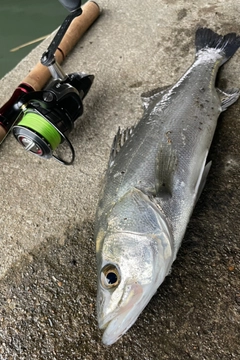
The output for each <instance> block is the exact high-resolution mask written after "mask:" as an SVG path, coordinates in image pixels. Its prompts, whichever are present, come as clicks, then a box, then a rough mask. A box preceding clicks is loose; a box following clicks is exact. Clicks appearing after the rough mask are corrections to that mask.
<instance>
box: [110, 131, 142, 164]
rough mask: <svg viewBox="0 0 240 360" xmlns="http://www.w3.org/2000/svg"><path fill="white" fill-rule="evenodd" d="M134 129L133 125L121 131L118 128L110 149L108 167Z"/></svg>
mask: <svg viewBox="0 0 240 360" xmlns="http://www.w3.org/2000/svg"><path fill="white" fill-rule="evenodd" d="M134 128H135V125H134V126H132V127H130V128H127V129H125V130H123V129H121V128H120V127H119V128H118V132H117V134H116V135H115V137H114V139H113V143H112V147H111V152H110V157H109V162H108V166H109V167H111V166H112V165H113V163H114V160H115V158H116V156H117V154H118V153H119V151H120V149H121V148H122V146H123V144H124V143H125V142H126V141H127V140H128V139H129V138H130V137H131V135H132V132H133V129H134Z"/></svg>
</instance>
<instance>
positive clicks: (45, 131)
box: [12, 0, 94, 165]
mask: <svg viewBox="0 0 240 360" xmlns="http://www.w3.org/2000/svg"><path fill="white" fill-rule="evenodd" d="M59 1H60V2H61V3H62V4H63V5H64V6H65V7H66V8H67V9H68V10H70V11H71V13H70V15H68V16H67V18H66V19H65V21H64V22H63V24H62V25H61V27H60V29H59V30H58V32H57V34H56V35H55V37H54V39H53V40H52V42H51V44H50V45H49V47H48V49H47V51H46V52H44V53H43V55H42V58H41V63H42V64H43V65H44V66H47V67H48V69H49V71H50V73H51V75H52V78H53V80H52V81H51V82H50V83H49V85H48V86H47V87H46V88H44V89H43V90H42V91H32V92H29V93H27V94H25V95H24V96H23V97H22V98H21V104H18V106H20V108H21V113H20V116H19V118H18V120H17V125H15V126H13V128H12V132H13V135H14V136H15V138H16V139H17V141H18V142H19V143H20V144H21V145H22V146H23V147H24V148H25V150H27V151H30V152H31V153H33V154H35V155H37V156H39V157H42V158H45V159H49V158H51V157H54V158H55V159H57V160H58V161H60V162H61V163H63V164H65V165H70V164H72V163H73V161H74V158H75V151H74V148H73V146H72V144H71V142H70V140H69V139H68V134H69V132H70V131H71V130H72V129H73V127H74V122H75V120H76V119H78V118H79V117H80V116H81V115H82V113H83V103H82V100H83V99H84V97H85V96H86V95H87V93H88V91H89V89H90V87H91V85H92V82H93V79H94V76H93V75H86V74H84V73H72V74H68V75H67V74H65V73H64V72H63V70H62V68H61V67H60V65H59V64H58V63H57V62H56V60H55V57H54V53H55V51H56V50H57V48H58V45H59V44H60V42H61V40H62V38H63V36H64V34H65V32H66V31H67V29H68V27H69V25H70V23H71V21H72V20H73V19H74V18H75V17H76V16H79V15H81V13H82V9H81V7H80V6H81V1H78V0H71V1H70V0H67V1H65V0H59ZM64 141H65V142H66V143H67V145H68V147H69V148H70V151H71V158H70V160H64V159H63V158H62V157H59V156H57V155H56V154H54V152H55V150H56V149H57V147H58V146H59V145H60V144H62V143H63V142H64Z"/></svg>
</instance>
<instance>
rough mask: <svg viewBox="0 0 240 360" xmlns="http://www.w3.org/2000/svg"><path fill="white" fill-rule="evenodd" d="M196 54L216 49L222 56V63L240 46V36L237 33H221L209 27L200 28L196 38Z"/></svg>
mask: <svg viewBox="0 0 240 360" xmlns="http://www.w3.org/2000/svg"><path fill="white" fill-rule="evenodd" d="M195 45H196V55H199V53H200V52H203V51H209V50H210V49H213V50H216V53H218V54H219V55H221V56H222V61H221V64H220V65H222V64H224V63H225V62H226V61H227V60H228V59H230V58H231V57H232V56H233V54H234V53H235V52H236V51H237V49H238V48H239V47H240V36H237V34H236V33H229V34H226V35H224V36H222V35H219V34H217V33H215V32H214V31H212V30H211V29H208V28H199V29H198V30H197V31H196V38H195Z"/></svg>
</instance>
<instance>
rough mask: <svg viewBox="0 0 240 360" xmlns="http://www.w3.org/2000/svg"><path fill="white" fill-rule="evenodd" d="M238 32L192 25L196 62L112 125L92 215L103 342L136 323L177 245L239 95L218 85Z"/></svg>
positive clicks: (111, 340)
mask: <svg viewBox="0 0 240 360" xmlns="http://www.w3.org/2000/svg"><path fill="white" fill-rule="evenodd" d="M239 46H240V36H238V35H237V34H235V33H229V34H226V35H224V36H222V35H219V34H217V33H215V32H214V31H213V30H211V29H209V28H198V29H197V30H196V35H195V47H196V55H195V59H194V62H193V63H192V65H191V66H190V67H189V69H188V70H187V71H186V72H185V73H184V75H183V76H182V77H181V78H180V80H178V81H177V83H176V84H174V85H172V86H170V87H167V88H164V89H158V90H157V91H153V93H152V94H150V95H149V96H145V97H144V98H143V107H144V111H143V116H142V118H141V119H140V121H139V122H138V123H137V124H136V125H134V126H131V127H129V128H127V129H125V130H122V129H120V128H119V129H118V131H117V134H116V136H115V138H114V141H113V144H112V148H111V152H110V158H109V162H108V166H107V169H106V172H105V176H104V178H103V179H104V180H103V185H102V189H101V191H100V195H99V201H98V205H97V210H96V217H95V235H94V236H95V244H96V257H97V276H98V289H97V304H96V306H97V319H98V325H99V328H100V329H102V330H103V336H102V342H103V344H105V345H112V344H113V343H115V342H116V341H117V340H118V339H119V338H120V337H121V336H122V335H123V334H125V333H126V331H127V330H128V329H129V328H130V327H131V326H132V325H133V324H134V323H135V321H136V320H137V318H138V317H139V315H140V314H141V312H142V311H143V309H144V308H145V307H146V306H147V304H148V303H149V301H150V300H151V298H152V296H153V295H154V294H155V293H156V291H157V289H158V287H159V286H160V285H161V284H162V282H163V281H164V279H165V277H166V276H167V275H169V273H170V271H171V268H172V264H173V262H174V261H175V259H176V256H177V252H178V250H179V248H180V246H181V243H182V240H183V237H184V234H185V231H186V227H187V225H188V222H189V220H190V217H191V215H192V212H193V209H194V207H195V204H196V202H197V200H198V198H199V196H200V194H201V192H202V190H203V188H204V185H205V183H206V178H207V175H208V173H209V170H210V167H211V162H208V153H209V149H210V146H211V143H212V139H213V136H214V132H215V129H216V126H217V120H218V117H219V115H220V114H221V113H222V112H223V111H225V110H226V109H227V108H228V107H229V106H230V105H232V104H233V103H234V102H235V101H237V99H238V97H239V90H238V89H231V90H229V91H222V90H220V89H218V88H217V87H216V84H215V83H216V76H217V73H218V70H219V68H220V67H221V66H222V65H223V64H224V63H225V62H226V61H227V60H228V59H230V58H231V57H232V56H233V55H234V53H235V52H236V51H237V50H238V48H239Z"/></svg>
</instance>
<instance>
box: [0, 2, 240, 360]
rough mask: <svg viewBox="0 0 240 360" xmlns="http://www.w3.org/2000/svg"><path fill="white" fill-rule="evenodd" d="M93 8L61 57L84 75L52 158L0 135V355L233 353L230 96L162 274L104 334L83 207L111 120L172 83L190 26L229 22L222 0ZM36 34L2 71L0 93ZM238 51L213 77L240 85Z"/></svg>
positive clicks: (229, 7) (239, 171) (189, 50)
mask: <svg viewBox="0 0 240 360" xmlns="http://www.w3.org/2000/svg"><path fill="white" fill-rule="evenodd" d="M99 4H100V5H101V6H102V8H103V13H102V15H101V17H100V18H99V20H98V21H97V22H96V23H95V24H94V26H93V27H92V28H91V30H90V31H89V32H88V33H87V34H86V35H85V36H84V38H83V39H82V40H81V42H80V43H79V44H78V46H77V47H76V48H75V50H74V51H73V52H72V54H71V55H70V56H69V58H68V60H67V61H66V62H65V64H64V69H65V71H67V72H73V71H85V72H89V73H94V74H95V76H96V79H95V82H94V85H93V87H92V89H91V91H90V93H89V95H88V96H87V97H86V99H85V113H84V115H83V117H82V118H81V119H79V120H78V122H77V123H76V127H75V130H74V131H73V133H72V135H71V141H72V142H73V144H74V147H75V150H76V161H75V163H74V165H73V166H71V167H64V166H62V165H60V164H58V163H57V162H54V161H53V160H48V161H46V160H41V159H39V158H37V157H34V156H32V155H31V154H27V153H26V152H25V151H23V150H22V148H20V147H19V145H18V144H17V143H16V140H15V139H13V137H12V136H9V137H8V138H7V140H6V141H5V142H4V144H3V145H1V149H0V163H1V169H2V171H1V194H0V201H1V218H0V224H1V234H0V245H1V253H0V276H1V280H0V359H1V360H2V359H4V360H5V359H7V360H10V359H29V360H30V359H44V360H47V359H51V360H53V359H57V360H58V359H64V360H68V359H71V360H72V359H74V360H75V359H76V360H78V359H86V360H87V359H107V360H108V359H109V360H110V359H119V360H120V359H129V360H130V359H146V360H150V359H168V360H178V359H180V360H182V359H193V360H199V359H207V360H209V359H222V360H225V359H239V358H240V345H239V344H240V268H239V263H240V251H239V250H240V249H239V232H240V215H239V205H240V204H239V203H240V190H239V185H240V155H239V154H240V115H239V114H240V101H238V102H237V103H236V104H234V105H233V106H232V107H231V108H230V109H229V110H228V111H227V112H225V113H223V114H222V115H221V117H220V120H219V124H218V128H217V131H216V134H215V137H214V141H213V144H212V148H211V152H210V155H209V157H210V159H211V160H212V167H211V171H210V174H209V177H208V180H207V184H206V187H205V189H204V191H203V193H202V195H201V198H200V200H199V202H198V204H197V206H196V208H195V211H194V213H193V216H192V218H191V221H190V224H189V227H188V229H187V232H186V235H185V238H184V241H183V245H182V247H181V249H180V251H179V254H178V257H177V260H176V261H175V263H174V266H173V269H172V272H171V274H170V276H168V277H167V278H166V280H165V281H164V283H163V284H162V286H161V287H160V288H159V290H158V292H157V294H156V295H155V296H154V297H153V298H152V300H151V302H150V303H149V305H148V306H147V308H146V309H145V310H144V312H143V313H142V314H141V316H140V317H139V319H138V320H137V322H136V323H135V325H134V326H133V327H132V328H131V329H130V330H129V331H128V333H127V334H126V335H125V336H124V337H123V338H122V339H120V340H119V341H118V342H117V343H116V344H114V345H112V346H111V347H106V346H103V345H102V343H101V332H100V331H99V330H98V328H97V321H96V306H95V299H96V287H97V283H96V281H97V278H96V263H95V246H94V241H93V220H94V213H95V209H96V204H97V198H98V193H99V188H100V183H101V178H102V175H103V172H104V169H105V168H106V166H107V161H108V156H109V151H110V146H111V143H112V139H113V136H114V134H115V133H116V131H117V128H118V126H119V125H120V126H121V127H126V126H130V125H132V124H134V123H135V122H136V121H137V120H138V119H139V118H140V116H141V114H142V109H141V100H140V94H141V93H142V92H145V91H148V90H151V89H153V88H156V87H158V86H164V85H169V84H171V83H173V82H175V81H176V80H177V79H178V78H179V77H180V76H181V75H182V74H183V72H184V71H185V70H186V69H187V67H188V66H190V64H191V62H192V61H193V58H194V34H195V30H196V28H197V27H198V26H199V25H202V26H209V27H211V28H212V29H213V30H216V31H218V32H220V33H222V34H225V33H227V32H232V31H236V32H238V33H240V26H239V16H238V14H239V10H240V5H239V4H238V3H237V2H235V1H230V2H227V3H226V2H225V1H215V0H211V1H208V2H205V1H198V2H196V1H189V0H186V1H182V0H181V1H174V0H171V1H166V0H165V1H154V2H153V1H145V2H144V3H142V2H140V1H136V0H135V1H126V0H124V1H122V2H118V1H115V0H112V1H107V0H101V1H99ZM48 43H49V40H46V41H44V42H43V43H42V44H41V45H40V46H39V47H37V48H36V49H35V50H34V51H33V52H32V53H31V54H30V55H29V56H28V57H27V58H25V59H24V60H23V61H22V62H21V63H20V64H19V65H18V66H17V68H15V69H14V70H13V71H12V72H11V73H9V74H8V75H7V76H6V77H5V78H4V79H2V80H1V89H2V92H1V94H0V101H1V104H3V103H4V102H5V101H6V100H7V99H8V98H9V95H10V94H11V93H12V91H13V90H14V88H15V87H16V86H17V84H18V83H20V82H21V79H22V78H24V77H25V75H26V73H27V72H28V71H29V70H30V69H31V68H32V67H33V66H34V65H35V63H36V62H37V61H38V59H39V58H40V56H41V54H42V52H43V51H44V50H45V49H46V46H47V44H48ZM239 61H240V51H238V53H237V54H236V55H235V56H234V58H233V59H231V60H230V61H229V63H227V64H226V65H225V66H224V68H223V69H222V71H221V73H220V76H219V87H221V88H223V89H227V88H232V87H240V80H239Z"/></svg>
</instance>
